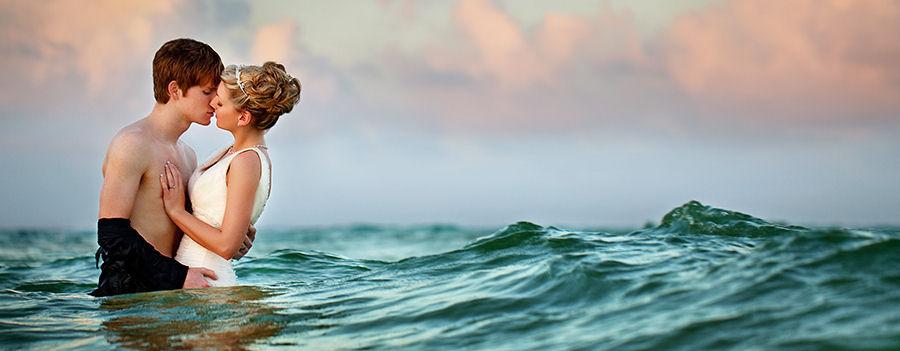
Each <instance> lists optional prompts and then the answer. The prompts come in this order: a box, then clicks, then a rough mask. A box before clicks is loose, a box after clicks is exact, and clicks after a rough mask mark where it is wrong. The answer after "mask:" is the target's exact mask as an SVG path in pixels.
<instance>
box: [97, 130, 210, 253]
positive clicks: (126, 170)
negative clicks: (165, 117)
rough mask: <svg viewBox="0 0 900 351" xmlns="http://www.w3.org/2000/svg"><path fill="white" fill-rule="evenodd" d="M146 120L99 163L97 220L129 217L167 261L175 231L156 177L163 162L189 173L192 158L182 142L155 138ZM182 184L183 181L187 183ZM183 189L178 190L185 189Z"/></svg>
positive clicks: (118, 140)
mask: <svg viewBox="0 0 900 351" xmlns="http://www.w3.org/2000/svg"><path fill="white" fill-rule="evenodd" d="M149 123H151V121H150V119H149V118H144V119H141V120H139V121H137V122H135V123H132V124H131V125H128V126H126V127H125V128H122V130H120V131H119V133H118V134H116V136H115V137H114V138H113V140H112V142H111V143H110V145H109V149H108V150H107V152H106V158H105V159H104V161H103V169H102V170H103V177H104V181H103V187H102V189H101V191H100V214H99V217H100V218H116V217H122V218H130V219H131V225H132V227H133V228H134V229H135V230H137V232H138V233H140V234H141V236H143V237H144V239H145V240H146V241H147V242H149V243H150V244H151V245H153V247H154V248H156V250H157V251H159V252H160V253H161V254H163V255H165V256H168V257H172V255H173V253H174V252H175V250H176V249H177V247H176V245H177V244H178V239H180V232H179V231H178V227H176V226H175V224H174V223H172V220H171V219H169V216H167V215H166V212H165V208H164V207H163V203H162V197H161V192H162V189H160V185H159V174H161V173H163V172H164V167H163V166H164V164H165V162H166V161H170V162H173V163H175V164H177V165H178V167H179V168H181V169H183V170H185V172H189V173H188V174H190V173H193V171H194V168H196V165H197V161H196V155H195V154H194V152H193V150H191V149H190V148H189V147H187V146H186V145H184V144H183V143H181V142H175V143H173V142H171V141H167V140H164V139H163V138H161V137H160V136H158V135H155V134H154V132H153V128H150V127H151V126H150V125H149ZM186 181H187V180H185V182H186ZM186 187H187V184H182V187H181V189H182V190H183V189H186Z"/></svg>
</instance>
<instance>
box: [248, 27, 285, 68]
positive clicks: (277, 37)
mask: <svg viewBox="0 0 900 351" xmlns="http://www.w3.org/2000/svg"><path fill="white" fill-rule="evenodd" d="M295 28H296V25H295V24H294V23H293V22H290V21H284V22H280V23H275V24H270V25H265V26H262V27H259V28H257V29H256V36H255V37H254V40H253V49H252V50H251V51H252V52H253V62H254V63H256V64H260V63H262V62H265V61H276V62H289V61H291V52H292V51H293V41H294V31H295Z"/></svg>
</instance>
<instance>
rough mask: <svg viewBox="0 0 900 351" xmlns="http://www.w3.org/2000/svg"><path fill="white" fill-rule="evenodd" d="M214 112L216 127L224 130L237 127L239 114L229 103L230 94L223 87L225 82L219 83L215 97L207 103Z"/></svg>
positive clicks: (231, 103) (232, 103)
mask: <svg viewBox="0 0 900 351" xmlns="http://www.w3.org/2000/svg"><path fill="white" fill-rule="evenodd" d="M209 105H210V106H212V108H214V109H215V110H216V127H219V129H224V130H228V131H231V130H234V129H236V128H237V127H238V118H239V117H240V116H241V112H240V111H238V110H237V107H236V106H235V105H234V102H233V101H231V92H230V91H228V88H226V87H225V82H221V83H219V88H218V89H217V90H216V97H214V98H213V99H212V102H210V103H209Z"/></svg>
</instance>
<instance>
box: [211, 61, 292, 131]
mask: <svg viewBox="0 0 900 351" xmlns="http://www.w3.org/2000/svg"><path fill="white" fill-rule="evenodd" d="M238 71H240V82H238V77H237V72H238ZM222 82H223V83H225V87H226V88H228V90H229V92H230V93H231V97H232V98H231V100H232V102H234V105H235V106H236V107H237V108H238V109H239V110H241V111H248V112H250V114H251V115H253V122H252V123H253V126H254V127H256V128H257V129H262V130H266V129H269V128H272V126H274V125H275V122H278V117H280V116H281V115H283V114H285V113H288V112H291V110H293V109H294V105H296V104H297V103H298V102H300V80H298V79H297V78H294V77H291V75H289V74H288V73H287V71H285V69H284V66H283V65H282V64H280V63H276V62H272V61H269V62H266V63H264V64H263V65H262V66H237V65H228V67H225V70H224V71H222Z"/></svg>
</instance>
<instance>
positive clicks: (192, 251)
mask: <svg viewBox="0 0 900 351" xmlns="http://www.w3.org/2000/svg"><path fill="white" fill-rule="evenodd" d="M229 149H230V148H226V149H224V150H222V151H220V152H217V153H215V154H214V155H213V157H210V159H209V160H207V161H206V162H204V163H203V164H202V165H200V167H197V170H195V171H194V174H191V179H190V180H189V181H188V196H190V199H191V206H192V208H193V211H194V216H195V217H197V218H198V219H200V220H201V221H203V222H206V223H207V224H209V225H211V226H213V227H216V228H222V220H223V219H224V218H225V200H226V194H227V191H228V189H227V187H226V184H225V178H226V175H227V173H228V168H229V166H230V164H231V161H232V160H233V159H234V157H235V156H237V155H238V154H240V153H242V152H248V151H251V150H252V151H255V152H256V153H257V154H259V160H260V162H262V164H261V166H262V174H261V175H260V177H259V187H258V188H256V198H255V199H254V201H253V212H252V214H251V216H250V223H256V220H257V219H258V218H259V215H260V214H262V211H263V208H264V207H265V206H266V200H268V199H269V190H270V189H271V187H272V178H271V173H272V169H271V163H270V161H269V158H268V155H266V153H265V152H263V151H262V150H260V149H259V148H258V147H251V148H247V149H242V150H239V151H237V152H235V153H232V154H230V155H226V153H227V152H228V150H229ZM175 260H177V261H178V262H181V264H183V265H186V266H188V267H205V268H209V269H211V270H213V271H214V272H216V275H217V276H218V278H219V279H217V280H211V279H207V280H208V281H209V284H210V285H212V286H233V285H237V276H236V275H235V274H234V267H232V265H231V260H226V259H224V258H222V256H219V255H217V254H215V253H213V252H212V251H210V250H207V249H206V248H205V247H203V246H201V245H200V244H198V243H197V242H196V241H194V240H193V239H191V238H190V237H189V236H187V235H186V234H185V235H184V236H182V238H181V244H180V246H179V247H178V253H177V254H176V255H175Z"/></svg>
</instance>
